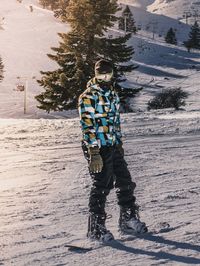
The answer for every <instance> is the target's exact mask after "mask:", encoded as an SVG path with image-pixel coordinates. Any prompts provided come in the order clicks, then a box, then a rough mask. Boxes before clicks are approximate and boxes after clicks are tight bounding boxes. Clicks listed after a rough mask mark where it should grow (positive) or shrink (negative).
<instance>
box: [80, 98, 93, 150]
mask: <svg viewBox="0 0 200 266" xmlns="http://www.w3.org/2000/svg"><path fill="white" fill-rule="evenodd" d="M78 110H79V116H80V124H81V130H82V133H83V140H84V141H85V142H86V143H87V145H88V146H89V147H95V146H98V142H97V139H96V125H95V118H94V114H95V99H94V97H93V96H92V95H87V94H83V95H81V96H80V97H79V101H78Z"/></svg>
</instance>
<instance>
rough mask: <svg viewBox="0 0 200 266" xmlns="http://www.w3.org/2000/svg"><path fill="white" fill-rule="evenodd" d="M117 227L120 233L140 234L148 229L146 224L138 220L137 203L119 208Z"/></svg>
mask: <svg viewBox="0 0 200 266" xmlns="http://www.w3.org/2000/svg"><path fill="white" fill-rule="evenodd" d="M119 229H120V231H121V232H122V233H128V234H142V233H146V232H147V231H148V228H147V226H146V224H145V223H144V222H141V221H140V217H139V207H138V206H137V205H134V206H133V207H121V208H120V217H119Z"/></svg>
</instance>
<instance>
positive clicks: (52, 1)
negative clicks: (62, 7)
mask: <svg viewBox="0 0 200 266" xmlns="http://www.w3.org/2000/svg"><path fill="white" fill-rule="evenodd" d="M39 3H40V4H41V5H42V6H43V8H48V7H49V8H51V9H52V10H54V9H55V8H57V7H58V5H59V0H39Z"/></svg>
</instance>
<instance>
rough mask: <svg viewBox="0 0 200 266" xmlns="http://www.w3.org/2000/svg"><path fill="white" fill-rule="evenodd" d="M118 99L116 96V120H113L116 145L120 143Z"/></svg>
mask: <svg viewBox="0 0 200 266" xmlns="http://www.w3.org/2000/svg"><path fill="white" fill-rule="evenodd" d="M119 109H120V99H119V96H118V95H117V108H116V120H115V132H116V137H117V143H118V144H119V143H121V142H122V132H121V121H120V111H119Z"/></svg>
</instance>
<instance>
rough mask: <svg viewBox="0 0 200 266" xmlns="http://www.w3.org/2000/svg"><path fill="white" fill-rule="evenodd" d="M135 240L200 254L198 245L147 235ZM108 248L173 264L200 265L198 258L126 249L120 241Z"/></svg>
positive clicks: (114, 242)
mask: <svg viewBox="0 0 200 266" xmlns="http://www.w3.org/2000/svg"><path fill="white" fill-rule="evenodd" d="M137 238H141V239H146V240H148V241H153V242H154V243H160V244H165V245H167V246H173V247H174V248H176V249H186V250H188V249H189V250H192V251H197V252H200V246H198V245H193V244H190V243H183V242H177V241H174V240H169V239H165V238H164V237H162V236H156V235H150V234H147V235H145V236H138V237H137ZM133 239H134V238H132V239H131V238H130V239H128V240H127V241H133ZM108 246H111V247H112V248H115V249H118V250H122V251H125V252H128V253H132V254H137V255H147V256H150V257H154V259H155V260H167V261H175V262H181V263H185V264H189V265H190V264H198V265H200V259H198V258H193V257H186V256H181V255H175V254H171V253H168V252H164V251H158V252H155V251H148V250H143V249H139V248H133V247H128V246H126V245H124V244H123V243H122V242H120V241H113V242H111V243H110V244H108Z"/></svg>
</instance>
